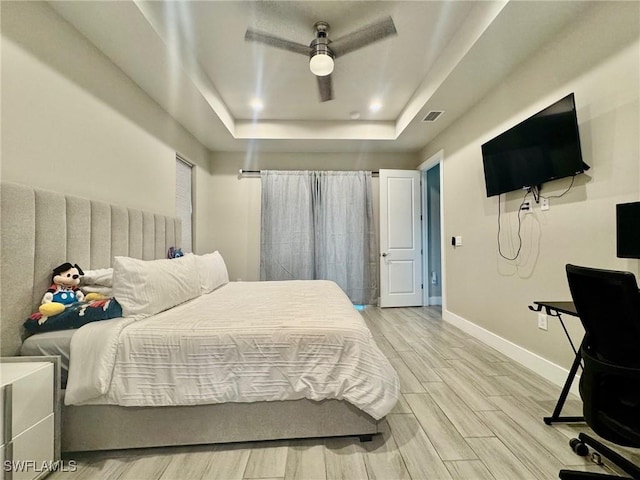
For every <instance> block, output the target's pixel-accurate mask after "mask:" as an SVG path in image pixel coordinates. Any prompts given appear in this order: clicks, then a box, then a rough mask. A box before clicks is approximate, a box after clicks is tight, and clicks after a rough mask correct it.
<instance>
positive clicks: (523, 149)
mask: <svg viewBox="0 0 640 480" xmlns="http://www.w3.org/2000/svg"><path fill="white" fill-rule="evenodd" d="M482 160H483V163H484V178H485V184H486V187H487V197H491V196H493V195H500V194H501V193H505V192H510V191H513V190H519V189H523V188H530V187H538V188H539V186H540V185H541V184H543V183H544V182H548V181H550V180H554V179H557V178H563V177H569V176H572V175H577V174H579V173H582V172H584V171H585V170H587V169H588V168H589V166H588V165H587V164H585V163H584V162H583V161H582V150H581V148H580V135H579V132H578V119H577V116H576V107H575V101H574V95H573V93H571V94H569V95H567V96H566V97H564V98H563V99H561V100H558V101H557V102H556V103H554V104H553V105H550V106H548V107H547V108H545V109H544V110H542V111H540V112H538V113H536V114H535V115H533V116H532V117H529V118H527V119H526V120H524V121H523V122H520V123H519V124H518V125H516V126H515V127H513V128H510V129H509V130H507V131H506V132H504V133H502V134H500V135H498V136H497V137H495V138H494V139H492V140H489V141H488V142H487V143H485V144H484V145H482Z"/></svg>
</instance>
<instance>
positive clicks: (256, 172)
mask: <svg viewBox="0 0 640 480" xmlns="http://www.w3.org/2000/svg"><path fill="white" fill-rule="evenodd" d="M346 171H348V170H346ZM239 173H240V176H242V175H245V174H250V175H259V174H260V170H244V169H243V168H241V169H240V170H239ZM378 175H380V172H371V176H372V177H377V176H378Z"/></svg>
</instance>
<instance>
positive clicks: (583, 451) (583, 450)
mask: <svg viewBox="0 0 640 480" xmlns="http://www.w3.org/2000/svg"><path fill="white" fill-rule="evenodd" d="M569 446H570V447H571V450H573V452H574V453H575V454H576V455H580V456H581V457H586V456H587V455H589V447H587V445H586V444H585V443H584V442H582V441H581V440H579V439H577V438H572V439H571V440H569Z"/></svg>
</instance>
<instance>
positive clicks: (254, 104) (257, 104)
mask: <svg viewBox="0 0 640 480" xmlns="http://www.w3.org/2000/svg"><path fill="white" fill-rule="evenodd" d="M249 105H251V108H253V110H254V111H256V112H259V111H260V110H262V109H263V108H264V104H263V103H262V100H260V99H259V98H254V99H253V100H251V103H249Z"/></svg>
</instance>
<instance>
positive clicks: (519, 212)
mask: <svg viewBox="0 0 640 480" xmlns="http://www.w3.org/2000/svg"><path fill="white" fill-rule="evenodd" d="M530 193H531V189H527V191H526V193H525V194H524V197H522V202H521V203H520V206H519V207H518V242H519V245H518V250H517V251H516V254H515V256H514V257H513V258H512V257H507V256H506V255H504V254H503V253H502V247H501V246H500V197H501V195H498V253H499V254H500V256H501V257H502V258H504V259H505V260H515V259H516V258H518V256H519V255H520V250H522V236H521V235H520V228H521V227H522V219H521V218H520V214H521V213H522V206H523V205H524V202H525V200H526V199H527V195H529V194H530Z"/></svg>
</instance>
